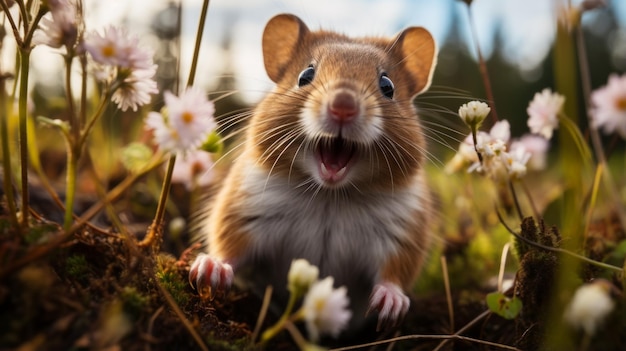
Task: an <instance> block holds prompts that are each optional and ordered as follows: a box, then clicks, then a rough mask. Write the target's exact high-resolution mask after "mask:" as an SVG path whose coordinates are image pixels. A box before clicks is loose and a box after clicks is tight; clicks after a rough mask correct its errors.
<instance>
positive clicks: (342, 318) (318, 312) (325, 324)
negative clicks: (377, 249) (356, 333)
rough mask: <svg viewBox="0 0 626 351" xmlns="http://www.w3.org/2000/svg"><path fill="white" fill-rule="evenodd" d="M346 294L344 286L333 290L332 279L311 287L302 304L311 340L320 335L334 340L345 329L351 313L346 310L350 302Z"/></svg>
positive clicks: (315, 339) (317, 338) (328, 278)
mask: <svg viewBox="0 0 626 351" xmlns="http://www.w3.org/2000/svg"><path fill="white" fill-rule="evenodd" d="M346 293H347V289H346V287H345V286H342V287H340V288H338V289H334V288H333V278H332V277H326V278H325V279H324V280H321V281H318V282H316V283H315V284H313V285H312V286H311V289H310V290H309V292H308V293H307V294H306V296H305V297H304V302H303V303H302V312H303V314H304V319H305V322H306V328H307V330H308V332H309V337H310V338H311V340H313V341H314V342H316V341H317V340H319V337H320V334H330V335H331V336H333V337H334V338H336V337H337V336H339V333H340V332H341V331H342V330H343V329H345V328H346V326H347V325H348V322H349V321H350V318H351V317H352V312H351V311H350V310H349V309H348V308H347V307H348V304H349V303H350V302H349V300H348V296H347V295H346Z"/></svg>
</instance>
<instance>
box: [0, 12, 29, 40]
mask: <svg viewBox="0 0 626 351" xmlns="http://www.w3.org/2000/svg"><path fill="white" fill-rule="evenodd" d="M0 6H1V7H2V10H3V11H4V14H5V15H6V17H7V18H8V19H9V23H10V24H11V29H12V30H13V36H14V37H15V42H16V43H17V46H18V47H22V45H23V41H22V37H21V35H20V30H19V28H18V27H17V24H15V21H14V20H13V16H11V12H10V11H9V7H8V6H7V2H6V1H0Z"/></svg>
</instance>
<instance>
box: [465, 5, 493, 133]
mask: <svg viewBox="0 0 626 351" xmlns="http://www.w3.org/2000/svg"><path fill="white" fill-rule="evenodd" d="M467 17H468V19H469V24H470V28H471V31H472V37H473V38H474V45H475V47H476V54H477V55H478V67H479V68H480V76H481V78H482V80H483V84H484V85H485V92H486V93H487V100H488V102H489V104H490V105H491V110H492V111H493V113H492V114H491V117H492V118H493V122H494V123H495V122H497V121H498V120H499V119H498V112H497V110H496V100H495V98H494V96H493V90H492V89H491V81H490V80H489V72H488V71H487V63H486V62H485V59H484V58H483V54H482V52H481V51H480V44H479V42H478V32H477V31H476V24H475V23H474V17H473V16H472V11H471V6H470V3H467Z"/></svg>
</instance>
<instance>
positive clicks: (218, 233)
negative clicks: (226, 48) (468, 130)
mask: <svg viewBox="0 0 626 351" xmlns="http://www.w3.org/2000/svg"><path fill="white" fill-rule="evenodd" d="M436 52H437V49H436V45H435V42H434V40H433V38H432V36H431V35H430V33H429V32H428V31H427V30H425V29H424V28H419V27H410V28H407V29H405V30H404V31H402V32H400V33H399V34H398V35H397V36H396V37H394V38H391V39H386V38H374V37H368V38H350V37H347V36H345V35H342V34H338V33H334V32H331V31H324V30H319V31H311V30H309V28H308V27H307V26H306V25H305V24H304V23H303V22H302V20H300V19H299V18H298V17H296V16H294V15H289V14H281V15H277V16H275V17H274V18H272V19H271V20H270V21H269V22H268V24H267V25H266V27H265V31H264V33H263V57H264V62H265V69H266V71H267V74H268V75H269V77H270V78H271V79H272V81H274V82H275V83H276V87H275V89H274V90H273V91H272V92H271V93H269V94H268V95H267V96H266V97H265V98H264V99H263V100H262V101H261V102H260V104H259V105H258V106H257V107H256V109H255V110H254V112H253V115H252V117H251V119H250V121H249V123H250V124H249V126H248V129H247V130H246V135H245V142H244V145H243V148H244V149H243V151H242V154H241V155H240V156H239V157H238V158H237V159H236V160H235V161H234V164H233V165H232V167H231V169H230V171H229V174H228V175H227V177H226V179H225V180H224V184H223V186H222V187H221V189H220V190H219V193H218V194H217V196H216V197H215V199H214V201H213V203H212V204H211V205H210V206H207V208H206V209H205V213H206V214H205V218H204V219H203V220H202V224H201V231H202V233H201V235H202V236H203V237H205V238H206V243H207V245H208V253H207V254H200V255H199V256H198V257H197V259H196V260H195V262H194V263H193V264H192V266H191V270H190V274H189V279H190V282H191V283H192V285H194V286H196V287H197V288H198V290H199V291H200V293H201V294H206V293H209V294H211V293H215V291H219V290H223V289H228V288H229V287H230V285H231V284H232V282H233V279H234V277H235V276H237V277H238V278H239V277H241V278H242V279H241V280H243V281H245V282H247V283H248V284H249V285H250V286H251V287H252V288H253V289H254V290H256V291H263V290H264V289H265V287H266V286H267V285H269V284H271V285H272V286H273V287H274V291H275V294H274V296H275V297H276V298H277V299H286V296H287V290H286V277H287V271H288V269H289V267H290V264H291V262H292V260H294V259H297V258H305V259H307V260H308V261H309V262H311V263H312V264H314V265H316V266H318V267H319V269H320V276H321V277H325V276H333V277H334V279H335V284H336V286H346V287H347V288H348V296H349V298H350V306H349V307H350V309H351V310H352V311H353V317H352V321H351V324H350V329H351V330H355V329H357V328H358V327H359V326H361V325H362V324H363V322H364V320H365V316H366V314H368V312H371V313H374V312H376V313H377V314H378V323H379V326H381V325H383V326H390V325H395V324H397V322H398V321H399V320H401V319H402V318H403V317H404V315H405V314H406V312H407V310H408V307H409V299H408V297H407V296H406V294H405V291H407V290H408V289H411V287H412V284H413V282H414V280H415V279H416V277H417V275H418V273H419V271H420V269H421V267H422V265H423V263H424V260H425V257H426V256H427V254H428V252H429V247H430V243H431V234H430V233H429V231H428V223H429V219H430V217H431V215H432V213H431V203H430V196H429V189H428V185H427V183H426V180H425V177H424V164H425V162H426V157H425V155H426V145H425V141H424V129H423V127H422V125H421V124H420V121H419V119H418V116H417V114H416V110H415V107H414V105H413V98H414V97H415V96H416V95H418V94H419V93H421V92H423V91H424V90H426V89H427V88H428V86H429V85H430V82H431V77H432V73H433V70H434V67H435V63H436ZM233 272H234V273H233ZM238 280H239V279H238Z"/></svg>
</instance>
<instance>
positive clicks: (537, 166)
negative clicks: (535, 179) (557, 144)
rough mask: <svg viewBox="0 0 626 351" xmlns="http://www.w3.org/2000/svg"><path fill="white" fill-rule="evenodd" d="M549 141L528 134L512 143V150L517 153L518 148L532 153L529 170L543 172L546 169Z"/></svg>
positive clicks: (528, 164)
mask: <svg viewBox="0 0 626 351" xmlns="http://www.w3.org/2000/svg"><path fill="white" fill-rule="evenodd" d="M548 146H549V143H548V140H547V139H546V138H544V137H541V136H539V135H532V134H526V135H524V136H522V137H521V138H519V139H518V140H514V141H513V142H511V147H510V150H511V152H515V150H516V149H517V148H520V147H521V148H524V150H526V152H528V153H530V159H529V160H528V163H527V164H526V167H527V168H528V169H529V170H542V169H545V168H546V158H547V155H546V153H547V151H548Z"/></svg>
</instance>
